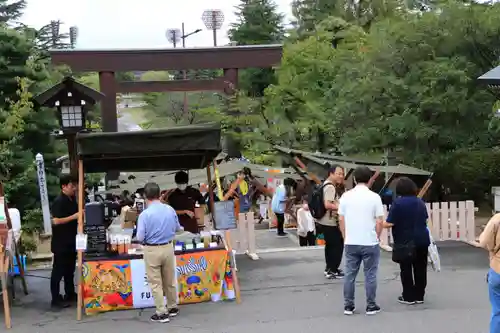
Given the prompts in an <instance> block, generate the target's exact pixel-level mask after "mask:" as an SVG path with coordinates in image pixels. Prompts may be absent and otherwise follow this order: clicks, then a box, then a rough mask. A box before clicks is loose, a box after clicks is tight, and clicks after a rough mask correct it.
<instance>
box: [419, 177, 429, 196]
mask: <svg viewBox="0 0 500 333" xmlns="http://www.w3.org/2000/svg"><path fill="white" fill-rule="evenodd" d="M431 184H432V180H431V179H430V178H429V179H427V181H426V182H425V184H424V186H422V188H421V189H420V192H418V197H419V198H423V197H424V195H425V193H427V191H428V190H429V188H430V187H431Z"/></svg>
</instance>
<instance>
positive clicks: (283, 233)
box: [276, 232, 288, 237]
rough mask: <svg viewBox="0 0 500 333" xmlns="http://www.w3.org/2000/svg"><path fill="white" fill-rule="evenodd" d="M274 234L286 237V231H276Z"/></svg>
mask: <svg viewBox="0 0 500 333" xmlns="http://www.w3.org/2000/svg"><path fill="white" fill-rule="evenodd" d="M276 236H278V237H286V236H288V234H287V233H286V232H278V233H277V234H276Z"/></svg>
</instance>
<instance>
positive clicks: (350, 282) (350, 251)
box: [344, 244, 380, 306]
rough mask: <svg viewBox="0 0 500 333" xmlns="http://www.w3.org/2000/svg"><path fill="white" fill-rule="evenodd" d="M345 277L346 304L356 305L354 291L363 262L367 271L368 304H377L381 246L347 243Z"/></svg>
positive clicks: (366, 289) (365, 271) (364, 269)
mask: <svg viewBox="0 0 500 333" xmlns="http://www.w3.org/2000/svg"><path fill="white" fill-rule="evenodd" d="M344 254H345V272H344V273H345V277H344V305H345V306H354V292H355V287H356V276H357V275H358V271H359V267H360V266H361V262H363V271H364V273H365V291H366V305H367V306H373V305H376V304H377V303H376V301H375V298H376V297H377V271H378V263H379V260H380V248H379V246H378V244H377V245H373V246H365V245H346V246H345V250H344Z"/></svg>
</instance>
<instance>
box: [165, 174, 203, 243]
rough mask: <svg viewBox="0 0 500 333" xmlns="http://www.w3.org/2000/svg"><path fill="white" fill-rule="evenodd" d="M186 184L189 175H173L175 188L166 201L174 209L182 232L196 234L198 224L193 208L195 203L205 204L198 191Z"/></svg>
mask: <svg viewBox="0 0 500 333" xmlns="http://www.w3.org/2000/svg"><path fill="white" fill-rule="evenodd" d="M188 182H189V175H188V174H187V173H186V172H184V171H179V172H177V173H176V174H175V183H176V184H177V188H176V189H175V190H174V191H172V192H171V193H170V194H169V195H168V197H167V201H168V204H169V205H170V206H172V208H174V209H175V212H176V213H177V216H178V217H179V223H180V224H181V226H182V227H183V228H184V230H185V231H189V232H191V233H193V234H197V233H198V222H197V221H196V217H195V215H194V208H195V205H196V203H198V204H200V205H204V204H205V202H204V200H203V196H202V195H201V193H200V191H198V190H197V189H195V188H192V187H191V186H188Z"/></svg>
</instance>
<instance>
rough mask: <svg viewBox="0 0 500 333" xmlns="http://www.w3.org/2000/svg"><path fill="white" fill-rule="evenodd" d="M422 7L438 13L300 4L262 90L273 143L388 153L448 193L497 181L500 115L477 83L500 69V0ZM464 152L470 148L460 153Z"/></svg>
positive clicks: (475, 192) (476, 191) (473, 191)
mask: <svg viewBox="0 0 500 333" xmlns="http://www.w3.org/2000/svg"><path fill="white" fill-rule="evenodd" d="M343 3H344V4H346V3H345V2H343ZM313 5H314V6H313ZM351 5H352V6H357V7H358V9H360V10H359V11H357V10H353V9H352V8H355V7H351ZM365 5H366V6H369V7H366V8H369V9H366V8H365V9H363V8H364V7H363V6H365ZM426 5H428V8H433V7H436V6H437V10H436V11H418V12H416V11H413V10H410V9H412V8H414V7H415V6H417V7H418V4H417V3H413V4H412V3H403V4H401V5H398V4H397V3H396V2H391V3H389V2H380V1H373V2H363V1H357V2H355V3H354V2H353V3H352V4H348V6H344V5H342V6H340V7H339V6H338V5H337V6H334V3H332V2H329V3H326V2H325V3H322V2H321V1H314V2H307V1H302V2H301V3H300V4H299V3H298V2H296V3H295V10H296V12H297V11H298V12H297V13H299V12H300V11H302V14H300V13H299V14H298V16H299V17H297V24H298V27H297V31H300V29H302V31H303V33H302V34H296V35H295V37H294V38H291V39H290V40H289V41H288V42H287V43H286V44H285V47H284V55H283V59H282V64H281V67H280V68H279V69H278V70H277V83H276V84H274V85H272V86H270V87H269V88H267V90H266V93H265V97H266V101H265V111H264V114H265V115H267V117H268V119H269V121H270V123H271V124H273V126H272V133H273V135H272V137H273V140H274V142H275V143H279V144H282V145H285V146H288V147H294V148H298V149H304V150H313V151H314V150H320V151H328V150H340V151H342V152H344V153H361V154H370V153H377V152H378V153H380V152H383V151H384V150H386V149H393V150H395V151H398V152H399V153H398V155H400V157H401V158H402V160H403V162H404V163H406V164H412V165H415V166H417V167H421V168H424V169H429V170H436V172H437V175H436V183H439V184H441V185H442V186H443V188H444V189H448V190H449V191H451V192H449V193H454V194H457V193H460V194H465V195H466V196H467V197H468V198H474V199H475V200H484V198H485V196H484V194H485V193H487V192H489V191H490V187H491V186H492V185H496V182H498V180H497V176H495V174H496V173H497V172H498V170H496V164H495V163H497V161H496V159H493V157H491V158H490V157H489V156H488V154H487V153H486V152H491V151H492V148H493V147H495V146H497V143H498V139H499V138H500V136H499V134H500V133H499V132H498V129H499V128H500V120H499V119H498V118H495V117H493V115H494V112H493V109H494V110H496V109H497V108H496V107H495V108H493V106H494V104H495V101H496V98H495V97H496V96H494V95H492V94H491V92H489V91H488V90H487V89H486V87H484V86H480V85H478V83H477V81H476V79H477V77H479V76H480V75H481V74H483V73H485V72H486V71H488V70H490V69H491V68H492V67H494V66H496V65H498V59H499V56H500V46H499V45H498V43H496V41H497V40H498V39H499V38H500V22H499V21H498V20H497V19H496V17H498V15H500V4H495V3H493V4H491V3H487V4H476V3H467V4H464V3H460V2H453V1H450V2H445V3H441V4H439V5H437V4H435V3H430V4H426ZM308 6H309V7H308ZM322 6H323V7H322ZM349 8H351V9H349ZM370 8H371V9H370ZM318 9H319V10H318ZM340 9H342V10H340ZM308 10H309V12H308V13H307V11H308ZM325 13H330V15H331V16H329V17H325ZM352 13H357V14H359V15H358V16H353V15H350V14H352ZM348 14H349V15H348ZM357 14H356V15H357ZM361 14H362V15H361ZM300 15H302V16H300ZM319 19H322V20H321V21H319ZM308 20H309V21H308ZM309 23H311V24H312V25H310V26H308V24H309ZM299 35H300V36H299ZM297 36H299V37H300V38H297ZM471 148H472V149H474V151H476V153H470V154H468V155H467V154H466V155H464V154H465V153H464V151H465V150H467V149H471ZM458 152H460V153H458ZM457 154H458V155H457ZM492 159H493V161H492ZM460 161H464V162H463V163H462V162H460ZM462 165H463V166H462ZM452 166H453V167H452ZM480 169H481V170H482V169H486V171H485V173H484V174H483V173H482V171H480ZM473 170H476V171H474V172H475V173H474V172H473ZM450 172H452V173H454V175H451V176H449V173H450ZM455 173H456V174H455ZM444 174H446V175H448V179H449V181H448V180H447V178H446V177H445V176H443V175H444ZM476 180H477V182H476ZM447 193H448V192H447Z"/></svg>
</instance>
